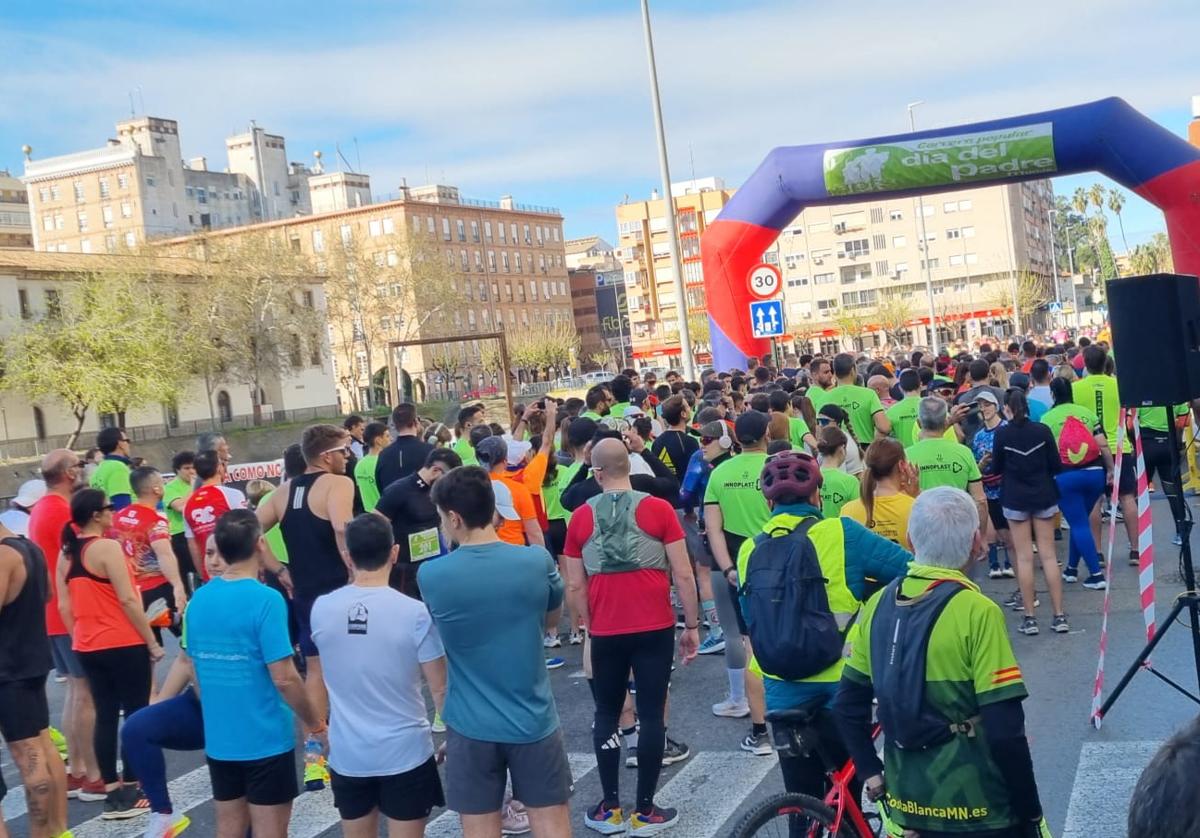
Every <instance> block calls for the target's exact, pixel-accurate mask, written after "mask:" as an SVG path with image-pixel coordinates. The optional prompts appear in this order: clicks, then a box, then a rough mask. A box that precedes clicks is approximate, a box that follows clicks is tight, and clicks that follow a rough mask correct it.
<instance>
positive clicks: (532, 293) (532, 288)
mask: <svg viewBox="0 0 1200 838" xmlns="http://www.w3.org/2000/svg"><path fill="white" fill-rule="evenodd" d="M537 298H538V295H537V283H536V282H534V281H533V280H532V279H531V280H529V299H531V300H533V301H534V302H536V301H537Z"/></svg>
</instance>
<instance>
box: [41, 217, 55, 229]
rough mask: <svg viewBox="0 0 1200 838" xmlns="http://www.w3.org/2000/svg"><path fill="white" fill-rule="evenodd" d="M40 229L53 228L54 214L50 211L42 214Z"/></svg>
mask: <svg viewBox="0 0 1200 838" xmlns="http://www.w3.org/2000/svg"><path fill="white" fill-rule="evenodd" d="M42 229H43V230H47V231H49V230H53V229H54V216H53V215H51V214H50V213H46V214H45V215H43V216H42Z"/></svg>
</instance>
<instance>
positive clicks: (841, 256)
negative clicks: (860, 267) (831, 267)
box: [838, 250, 846, 259]
mask: <svg viewBox="0 0 1200 838" xmlns="http://www.w3.org/2000/svg"><path fill="white" fill-rule="evenodd" d="M838 258H839V259H845V258H846V251H844V250H839V251H838Z"/></svg>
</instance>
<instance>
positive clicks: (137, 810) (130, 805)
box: [100, 786, 150, 821]
mask: <svg viewBox="0 0 1200 838" xmlns="http://www.w3.org/2000/svg"><path fill="white" fill-rule="evenodd" d="M149 811H150V801H148V800H146V796H145V795H144V794H142V792H141V790H140V789H139V788H138V787H137V786H120V787H118V788H115V789H113V790H112V791H110V792H109V793H108V796H107V797H105V799H104V811H103V812H101V813H100V820H104V821H123V820H128V819H129V818H136V817H137V816H138V815H145V814H147V813H149Z"/></svg>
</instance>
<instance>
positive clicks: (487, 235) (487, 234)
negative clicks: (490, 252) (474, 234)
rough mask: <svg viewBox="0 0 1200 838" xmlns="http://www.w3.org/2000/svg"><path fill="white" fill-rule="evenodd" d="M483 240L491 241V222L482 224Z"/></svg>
mask: <svg viewBox="0 0 1200 838" xmlns="http://www.w3.org/2000/svg"><path fill="white" fill-rule="evenodd" d="M483 240H484V241H486V242H491V240H492V222H490V221H485V222H483Z"/></svg>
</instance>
